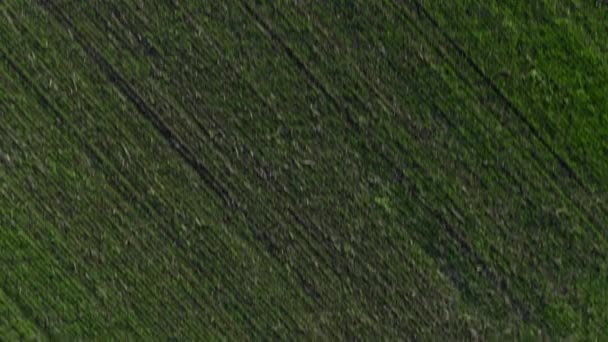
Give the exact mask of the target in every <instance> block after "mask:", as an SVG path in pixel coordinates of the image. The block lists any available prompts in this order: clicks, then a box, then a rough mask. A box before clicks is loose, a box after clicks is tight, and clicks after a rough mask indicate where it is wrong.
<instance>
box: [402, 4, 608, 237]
mask: <svg viewBox="0 0 608 342" xmlns="http://www.w3.org/2000/svg"><path fill="white" fill-rule="evenodd" d="M393 2H394V0H393ZM394 6H395V7H397V8H398V9H400V10H401V12H402V14H403V16H404V17H405V18H406V20H407V21H408V22H410V23H412V25H414V26H415V27H416V30H417V31H419V32H420V34H421V35H423V36H424V37H425V40H426V41H427V42H428V44H429V45H431V46H434V49H435V51H436V52H437V53H438V54H439V55H440V56H441V57H442V58H443V59H444V60H446V61H447V62H448V63H449V65H450V67H451V69H452V70H453V71H454V72H455V73H456V74H457V76H458V77H459V78H460V79H461V80H462V81H463V82H464V83H465V84H467V86H468V88H469V89H470V90H471V92H473V93H474V92H475V90H474V88H475V87H474V86H473V85H472V83H471V82H470V81H469V80H468V79H467V78H466V77H465V76H464V75H463V74H462V72H460V70H458V68H457V67H456V65H455V62H453V61H451V60H450V58H448V57H447V53H446V52H445V51H443V50H442V49H441V48H439V47H438V46H436V45H435V44H433V41H432V40H431V39H430V38H429V36H428V35H427V34H426V33H425V32H424V31H423V29H422V28H420V27H419V26H418V25H417V24H416V23H415V22H414V19H412V18H411V17H410V16H409V14H408V12H407V11H406V10H405V9H403V8H401V7H400V6H398V5H397V4H395V5H394ZM490 110H491V111H492V112H494V110H493V109H490ZM443 116H444V118H445V119H446V120H448V118H447V116H446V115H443ZM501 125H503V126H504V124H503V123H502V122H501ZM506 128H507V130H508V131H509V132H510V133H511V136H512V137H514V138H516V137H517V135H516V132H514V131H513V129H512V128H509V127H506ZM484 130H485V131H486V132H489V130H488V128H487V127H486V126H485V125H484ZM481 145H482V146H485V144H481ZM516 146H517V145H516ZM519 146H521V144H519ZM524 149H525V150H526V151H528V152H529V154H530V156H529V157H530V158H532V159H533V160H534V165H535V168H536V170H537V171H538V172H539V173H541V174H543V175H544V176H545V177H550V178H552V179H553V181H552V182H551V183H550V184H551V186H552V187H553V192H554V193H555V194H556V195H558V196H559V197H561V198H563V199H564V200H565V201H566V202H568V203H570V204H571V205H572V206H573V207H574V208H575V211H576V212H578V214H579V215H580V216H581V218H582V219H583V220H584V221H586V223H587V224H590V225H591V226H595V227H602V224H601V223H600V222H599V221H598V220H597V219H596V217H595V215H593V214H591V213H589V212H588V209H587V208H586V207H582V206H581V205H580V204H579V203H577V202H576V201H575V200H574V199H573V198H572V197H571V196H568V195H567V194H566V193H565V192H564V191H563V189H562V188H561V187H560V186H559V185H558V183H556V182H557V181H558V180H559V177H558V175H557V174H556V173H555V172H554V171H553V172H552V171H551V170H547V169H546V168H545V167H543V165H542V164H541V162H540V159H539V158H538V156H537V154H536V152H535V151H534V150H529V149H527V148H524ZM558 162H559V161H558ZM560 165H561V164H560ZM505 171H506V170H505ZM520 183H521V182H520ZM587 193H588V194H589V192H587ZM598 231H599V233H600V237H601V238H602V239H603V240H606V237H607V236H608V233H602V231H601V230H598Z"/></svg>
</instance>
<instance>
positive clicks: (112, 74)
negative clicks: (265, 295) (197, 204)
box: [42, 1, 236, 209]
mask: <svg viewBox="0 0 608 342" xmlns="http://www.w3.org/2000/svg"><path fill="white" fill-rule="evenodd" d="M42 5H43V7H44V8H45V9H46V10H47V11H49V13H50V14H52V15H53V16H54V17H55V18H57V19H58V20H59V22H60V23H61V24H62V25H63V26H64V27H65V28H66V29H68V30H70V32H72V34H73V35H74V38H75V39H76V41H77V42H78V43H79V44H80V45H81V46H82V47H83V49H84V51H85V52H86V53H87V55H89V57H91V58H92V59H93V60H94V61H95V62H96V63H97V64H98V65H99V67H100V68H101V70H102V71H103V72H104V73H105V74H106V75H107V76H108V78H109V79H110V81H111V82H112V84H114V86H116V87H117V88H118V89H119V90H120V91H121V92H122V93H123V94H124V95H125V96H126V97H127V98H128V99H129V100H130V101H131V102H132V103H133V104H134V105H135V107H136V108H137V109H138V110H139V112H140V113H141V114H142V115H143V116H144V117H145V118H146V119H148V121H149V122H150V123H151V124H152V125H153V126H154V127H155V128H156V129H157V131H158V132H159V133H160V134H161V136H162V137H163V138H164V139H165V140H166V141H167V143H168V144H169V146H170V147H171V148H172V149H174V150H175V151H176V152H177V154H178V155H179V156H181V157H182V159H183V160H184V162H186V163H187V164H188V165H190V167H192V169H193V170H195V171H196V173H198V175H199V176H200V177H201V179H202V180H203V181H204V182H205V184H206V185H207V186H208V187H209V188H210V189H212V190H213V191H214V192H215V193H216V194H217V195H218V197H220V199H221V200H222V202H223V203H224V205H226V206H227V207H228V208H229V209H234V207H235V203H236V202H235V200H234V199H233V197H232V196H231V195H230V194H229V193H228V191H227V190H226V188H225V187H224V186H223V185H222V184H220V183H219V182H217V181H216V180H215V178H214V177H213V176H212V175H211V173H210V172H209V170H208V169H207V167H206V166H205V165H203V163H201V162H200V160H198V158H196V157H195V155H194V153H193V152H192V151H191V150H190V148H188V146H187V145H185V144H184V142H183V141H182V140H181V138H180V137H179V136H178V135H177V134H176V132H174V131H173V130H172V129H171V127H170V126H169V125H168V124H167V123H166V122H165V121H164V120H163V119H162V117H161V116H160V115H159V114H158V113H156V111H155V110H153V109H152V108H151V107H150V106H149V105H148V104H147V103H146V102H145V101H144V100H143V99H142V98H141V97H140V96H139V94H138V93H137V91H136V90H135V89H134V88H133V87H132V86H131V84H129V83H128V82H127V81H126V80H125V79H124V78H123V77H122V76H121V75H120V74H119V73H118V72H117V71H116V70H115V69H114V67H113V66H112V65H111V64H110V63H109V62H108V61H107V60H106V59H105V58H104V57H103V55H102V54H101V53H100V52H99V51H97V49H96V48H95V47H93V46H92V45H91V44H89V43H88V42H87V41H86V39H85V38H84V37H83V36H82V34H81V33H80V31H79V30H77V29H76V27H75V26H74V25H73V24H72V22H71V21H70V19H69V18H68V17H67V16H66V15H65V14H64V13H63V12H62V11H61V10H60V9H59V8H58V7H56V5H55V4H54V3H53V2H47V1H44V2H42Z"/></svg>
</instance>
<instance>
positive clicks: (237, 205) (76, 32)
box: [66, 19, 318, 331]
mask: <svg viewBox="0 0 608 342" xmlns="http://www.w3.org/2000/svg"><path fill="white" fill-rule="evenodd" d="M66 20H68V19H66ZM68 21H69V20H68ZM72 32H73V33H74V34H75V36H76V35H80V33H79V32H78V31H76V30H75V29H74V28H73V27H72ZM81 39H82V38H81ZM82 40H83V39H82ZM83 47H85V46H84V45H83ZM85 50H86V47H85ZM87 53H89V51H87ZM94 53H96V54H98V52H97V51H94ZM93 57H95V56H93ZM99 58H101V59H103V57H101V56H100V55H99ZM93 59H94V60H96V61H98V60H97V59H96V58H93ZM105 62H107V61H105ZM98 63H99V62H98ZM108 64H109V63H108ZM109 67H110V68H111V65H110V66H109ZM116 74H117V73H116V72H115V71H114V70H113V69H112V70H111V72H110V76H114V77H115V76H116ZM127 86H129V85H127ZM121 90H122V89H121ZM129 93H131V92H129ZM135 94H136V93H135ZM126 95H127V96H128V94H126ZM130 99H131V98H130ZM139 100H141V99H140V98H139ZM141 102H142V103H143V100H142V101H141ZM143 105H146V104H145V103H143ZM148 108H149V107H147V106H146V110H147V109H148ZM159 120H161V121H162V119H160V118H159ZM161 123H162V122H161ZM172 137H173V136H172ZM179 142H180V143H181V144H183V143H182V142H181V141H179ZM188 152H189V151H188ZM226 192H227V191H226ZM227 193H228V192H227ZM229 203H231V204H232V207H233V208H234V206H236V208H237V209H238V210H239V211H240V212H242V213H243V215H244V216H245V217H246V218H247V221H249V222H252V221H251V219H250V218H249V215H248V214H247V213H246V212H245V211H243V210H242V209H241V206H240V205H239V203H238V202H236V201H234V200H232V198H231V197H230V201H229ZM253 226H257V225H253ZM260 231H261V230H260ZM272 249H276V248H272V247H271V248H269V250H272ZM300 278H301V279H305V277H304V276H302V275H300ZM233 292H234V293H236V291H233ZM315 297H318V296H315ZM268 305H269V304H268ZM286 317H290V318H291V320H292V321H294V320H293V318H292V317H291V316H289V315H287V316H286ZM294 322H295V321H294ZM257 330H258V331H259V329H257Z"/></svg>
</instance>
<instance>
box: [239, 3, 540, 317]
mask: <svg viewBox="0 0 608 342" xmlns="http://www.w3.org/2000/svg"><path fill="white" fill-rule="evenodd" d="M250 10H251V9H250ZM254 18H260V17H259V16H258V15H255V16H254ZM260 20H261V19H260ZM260 26H262V27H263V28H265V30H267V31H268V30H270V26H269V25H268V24H266V23H264V24H260ZM267 35H268V36H269V37H271V38H273V39H278V40H280V42H281V43H280V45H281V46H283V47H287V48H289V47H288V45H287V43H285V42H284V41H282V40H281V38H280V37H279V36H278V35H277V34H276V33H274V32H272V33H270V34H267ZM289 49H290V51H291V53H289V54H288V55H289V56H296V54H295V52H293V51H292V50H291V48H289ZM296 57H297V56H296ZM297 64H298V65H299V66H300V67H304V68H306V70H307V71H306V72H305V74H306V75H307V76H309V77H310V76H311V75H312V77H315V76H314V75H313V73H312V71H310V70H309V69H308V67H306V65H305V63H304V62H302V61H299V62H298V63H297ZM362 77H363V76H362ZM363 78H364V77H363ZM365 83H366V84H367V85H368V87H369V82H365ZM313 84H322V82H321V81H318V80H316V81H315V82H313ZM372 92H374V93H375V94H376V93H377V92H375V91H374V90H373V89H372ZM324 93H329V92H328V91H326V92H324ZM380 99H381V100H383V99H384V97H383V96H382V97H380ZM333 102H337V100H336V99H334V101H333ZM359 102H361V103H364V101H361V100H359ZM384 105H385V107H388V108H391V107H392V106H390V105H388V104H387V103H385V104H384ZM338 108H339V109H342V107H341V106H338ZM383 154H384V153H383ZM384 158H385V159H386V160H387V161H389V163H391V164H393V166H394V167H397V164H396V163H395V161H394V160H395V159H394V158H391V157H390V156H388V155H386V154H385V155H384ZM414 163H415V164H416V165H414V166H415V167H417V168H419V169H420V170H423V169H424V168H423V167H422V165H421V164H420V163H419V162H417V161H416V160H414ZM397 168H398V167H397ZM444 195H447V194H444ZM448 197H449V195H448ZM425 209H426V210H427V212H429V213H432V214H433V216H434V217H438V216H437V215H439V216H441V213H440V212H437V211H436V210H434V209H432V208H431V207H430V206H428V205H425ZM456 219H457V218H456ZM439 223H440V225H441V226H444V227H445V228H447V230H448V231H449V233H450V235H451V236H453V237H454V238H455V241H457V242H458V243H459V244H460V246H461V248H463V249H464V250H465V251H468V252H469V253H470V254H471V255H472V256H473V262H474V265H481V266H482V267H481V268H482V269H483V270H484V273H485V275H486V278H487V279H495V282H496V287H497V288H499V289H502V290H503V291H504V290H505V289H504V288H502V287H501V285H500V284H504V283H506V282H505V281H504V278H503V277H501V276H500V274H499V273H497V272H495V271H494V270H493V269H492V268H491V267H489V266H488V265H487V264H486V262H485V260H484V259H483V258H482V257H481V256H480V255H479V254H478V253H477V252H475V251H474V250H473V248H472V246H471V245H470V244H469V243H468V241H467V240H466V239H465V238H464V237H463V236H462V234H460V233H459V232H458V229H457V228H456V227H455V226H453V225H451V224H449V222H447V220H446V219H445V218H444V217H443V216H441V218H440V221H439ZM496 280H498V281H496ZM510 297H511V298H513V296H510ZM513 300H514V301H515V299H514V298H513ZM520 304H521V305H517V306H518V307H520V308H522V309H521V310H522V311H523V312H520V313H521V314H522V315H523V316H527V315H528V314H527V313H528V312H529V310H528V309H526V308H525V306H524V305H523V303H520Z"/></svg>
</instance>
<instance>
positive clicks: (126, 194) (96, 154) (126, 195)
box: [17, 70, 189, 263]
mask: <svg viewBox="0 0 608 342" xmlns="http://www.w3.org/2000/svg"><path fill="white" fill-rule="evenodd" d="M17 71H18V72H19V71H20V70H17ZM30 86H31V87H32V88H33V89H35V90H36V89H37V87H35V86H34V85H33V84H30ZM38 95H40V96H42V95H41V94H40V93H39V94H38ZM41 100H43V102H44V103H45V104H46V106H47V107H48V108H51V109H53V110H54V111H55V109H54V107H53V106H52V105H51V104H50V103H49V102H48V100H47V99H46V98H45V97H44V96H42V97H41ZM56 114H57V115H56V116H57V117H58V118H59V119H60V120H62V121H63V122H65V118H64V117H63V115H62V114H59V113H56ZM66 124H67V125H68V126H70V127H71V124H70V123H66ZM82 142H83V146H84V147H85V152H87V155H89V157H91V158H93V159H94V160H95V161H96V163H98V164H99V165H102V164H107V163H106V161H105V160H103V158H102V157H101V156H100V154H99V152H98V151H97V150H96V149H95V148H94V147H92V146H90V145H89V144H88V142H86V140H82ZM110 168H111V169H112V170H114V172H116V173H117V174H118V175H119V178H121V180H122V181H123V182H126V183H125V184H127V188H130V189H131V190H125V189H124V188H123V187H122V186H120V185H118V183H115V184H112V185H113V187H115V189H116V190H117V191H118V193H121V194H122V195H123V197H124V198H125V199H126V200H127V201H128V200H129V199H132V196H131V194H130V192H133V193H135V192H137V191H135V190H133V186H132V185H131V184H130V182H129V181H127V180H125V179H123V177H122V176H121V175H120V173H119V172H118V171H117V170H116V169H115V168H114V167H113V166H112V165H110ZM108 181H110V180H108ZM110 183H113V182H112V181H111V182H110ZM125 191H126V192H125ZM144 210H145V211H147V212H148V214H150V215H153V214H152V213H151V211H150V210H152V211H154V212H156V211H155V210H153V209H150V208H148V207H147V206H144ZM50 214H51V215H52V214H53V212H50ZM157 214H158V215H160V214H159V213H157ZM161 221H163V219H162V218H161ZM186 262H187V263H189V262H188V260H186Z"/></svg>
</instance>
